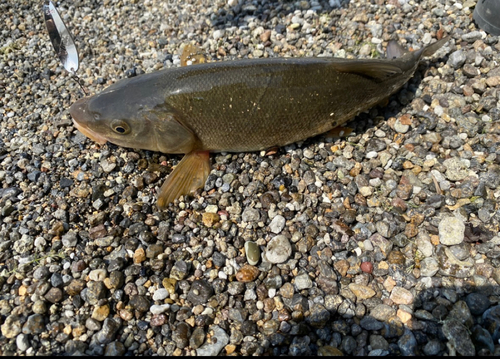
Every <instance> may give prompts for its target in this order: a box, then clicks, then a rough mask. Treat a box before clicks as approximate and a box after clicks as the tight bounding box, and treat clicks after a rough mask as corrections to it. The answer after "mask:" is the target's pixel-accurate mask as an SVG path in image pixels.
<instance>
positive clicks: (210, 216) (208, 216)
mask: <svg viewBox="0 0 500 359" xmlns="http://www.w3.org/2000/svg"><path fill="white" fill-rule="evenodd" d="M219 221H220V216H219V215H218V214H217V213H207V212H205V213H203V216H202V222H203V224H204V225H205V226H206V227H209V228H211V227H213V226H214V225H216V224H217V223H219Z"/></svg>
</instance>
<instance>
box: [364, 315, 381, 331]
mask: <svg viewBox="0 0 500 359" xmlns="http://www.w3.org/2000/svg"><path fill="white" fill-rule="evenodd" d="M359 325H360V326H361V328H363V329H365V330H380V329H382V328H383V327H384V324H383V323H381V322H379V321H378V320H377V319H375V318H372V317H370V316H365V317H363V318H362V319H361V321H360V322H359Z"/></svg>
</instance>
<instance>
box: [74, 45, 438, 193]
mask: <svg viewBox="0 0 500 359" xmlns="http://www.w3.org/2000/svg"><path fill="white" fill-rule="evenodd" d="M445 42H446V39H442V40H440V41H438V42H436V43H434V44H433V45H430V46H428V47H426V48H423V49H421V50H419V51H414V52H407V51H405V50H404V49H402V48H401V47H399V46H398V45H397V44H395V43H390V45H389V46H388V56H389V59H373V60H361V59H360V60H347V59H338V58H324V57H323V58H270V59H247V60H237V61H226V62H212V63H204V64H199V65H196V66H187V67H179V68H171V69H166V70H162V71H157V72H153V73H150V74H145V75H141V76H138V77H134V78H131V79H125V80H121V81H119V82H117V83H116V84H114V85H112V86H110V87H108V88H107V89H105V90H104V91H102V92H101V93H99V94H96V95H94V96H90V97H85V98H83V99H81V100H79V101H77V102H75V103H74V104H73V105H72V106H71V109H70V113H71V115H72V117H73V119H74V123H75V126H76V127H77V128H78V129H79V130H80V131H82V132H83V133H84V134H86V135H87V136H88V137H90V138H92V139H94V140H96V141H98V142H100V143H104V142H106V141H110V142H112V143H115V144H117V145H120V146H125V147H132V148H140V149H148V150H153V151H161V152H165V153H185V154H188V155H190V154H194V155H195V157H197V156H198V157H199V154H200V153H204V152H221V151H224V152H246V151H256V150H262V149H267V148H270V147H279V146H284V145H287V144H290V143H293V142H296V141H299V140H303V139H306V138H308V137H311V136H315V135H318V134H320V133H323V132H326V131H328V130H330V129H332V128H334V127H336V126H339V125H341V124H343V123H345V122H347V121H349V120H350V119H352V118H353V117H354V116H355V115H357V114H358V113H360V112H362V111H365V110H367V109H369V108H371V107H373V106H374V105H375V104H377V103H379V102H381V101H382V100H383V99H386V98H388V97H389V96H390V95H391V94H393V93H394V92H396V91H397V90H398V89H400V88H401V87H402V86H403V85H404V84H405V83H406V82H407V81H408V80H409V79H410V78H411V77H412V76H413V74H414V72H415V70H416V68H417V66H418V63H419V61H420V59H421V58H422V57H423V56H428V55H431V54H432V53H434V52H435V51H436V50H437V49H438V48H439V47H441V46H442V45H443V44H444V43H445ZM202 157H203V161H205V160H206V161H208V157H207V156H202ZM205 157H206V158H205ZM200 161H201V160H200ZM195 163H197V161H195ZM181 165H182V161H181V163H180V164H179V165H178V167H179V166H181ZM191 165H193V164H191ZM195 166H199V163H197V164H195ZM181 167H182V166H181ZM176 169H177V168H176ZM179 171H181V170H179ZM183 171H184V170H183ZM207 171H208V172H209V167H208V170H206V169H205V172H207ZM174 172H175V171H174ZM208 172H207V173H206V175H208ZM190 176H193V174H190ZM171 177H172V176H171ZM201 177H203V176H201ZM205 178H206V177H205ZM174 180H176V179H175V176H174V178H173V179H170V182H172V181H174ZM177 180H179V179H177ZM185 180H186V179H184V180H183V181H185ZM167 181H169V180H167ZM196 182H197V184H196V185H197V186H198V187H200V186H202V185H203V183H204V180H203V178H200V179H198V180H197V181H196ZM198 182H203V183H201V184H200V183H198ZM164 187H165V185H164ZM173 187H175V184H173ZM192 189H193V188H191V189H190V190H192ZM166 190H168V191H171V192H172V191H173V192H175V189H172V188H167V189H166ZM186 191H187V190H186V189H183V190H181V191H177V192H178V193H177V194H175V193H174V194H173V195H167V194H165V193H164V194H163V196H167V197H168V198H167V200H168V201H173V199H172V198H171V197H172V196H174V195H177V196H178V195H180V194H185V193H187V192H186ZM162 192H164V191H163V188H162ZM181 192H182V193H181ZM179 193H180V194H179ZM161 196H162V194H160V198H161ZM162 202H163V201H162Z"/></svg>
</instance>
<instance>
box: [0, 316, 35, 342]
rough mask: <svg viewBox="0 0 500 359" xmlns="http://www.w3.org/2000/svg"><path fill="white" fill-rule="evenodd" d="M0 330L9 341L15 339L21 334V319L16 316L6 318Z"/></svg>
mask: <svg viewBox="0 0 500 359" xmlns="http://www.w3.org/2000/svg"><path fill="white" fill-rule="evenodd" d="M36 315H38V314H36ZM0 329H1V331H2V335H3V336H4V337H6V338H8V339H12V338H15V337H16V336H17V335H18V334H19V333H21V322H20V320H19V317H18V316H17V315H14V314H11V315H9V316H8V317H7V318H5V321H4V323H3V324H2V326H1V327H0Z"/></svg>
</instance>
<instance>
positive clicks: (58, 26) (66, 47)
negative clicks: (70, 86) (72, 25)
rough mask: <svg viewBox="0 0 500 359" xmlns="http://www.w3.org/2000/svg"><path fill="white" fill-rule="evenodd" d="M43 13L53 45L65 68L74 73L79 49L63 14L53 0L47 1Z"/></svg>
mask: <svg viewBox="0 0 500 359" xmlns="http://www.w3.org/2000/svg"><path fill="white" fill-rule="evenodd" d="M43 13H44V16H45V24H46V25H47V31H48V32H49V36H50V41H51V42H52V46H53V47H54V50H55V51H56V54H57V56H58V57H59V59H60V60H61V63H62V64H63V66H64V68H65V69H66V70H67V71H69V72H70V73H72V74H73V75H74V74H75V73H76V71H77V70H78V66H79V62H78V51H77V49H76V45H75V42H74V41H73V37H72V36H71V33H70V32H69V30H68V28H67V27H66V25H65V24H64V22H63V20H62V19H61V16H59V13H58V12H57V10H56V8H55V6H54V4H52V1H45V4H44V5H43Z"/></svg>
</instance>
